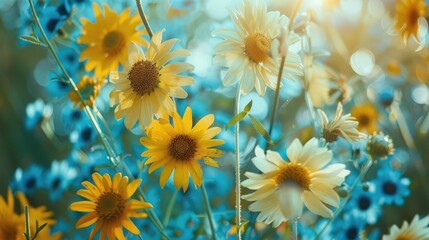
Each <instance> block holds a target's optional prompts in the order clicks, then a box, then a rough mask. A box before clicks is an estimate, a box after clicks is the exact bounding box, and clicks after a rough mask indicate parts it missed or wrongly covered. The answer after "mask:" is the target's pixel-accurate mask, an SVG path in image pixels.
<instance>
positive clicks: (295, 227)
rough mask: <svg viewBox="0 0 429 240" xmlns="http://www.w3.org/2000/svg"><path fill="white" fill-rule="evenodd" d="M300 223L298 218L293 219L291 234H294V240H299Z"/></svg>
mask: <svg viewBox="0 0 429 240" xmlns="http://www.w3.org/2000/svg"><path fill="white" fill-rule="evenodd" d="M298 223H299V219H298V218H294V219H292V222H291V223H290V233H291V234H292V238H291V239H292V240H298Z"/></svg>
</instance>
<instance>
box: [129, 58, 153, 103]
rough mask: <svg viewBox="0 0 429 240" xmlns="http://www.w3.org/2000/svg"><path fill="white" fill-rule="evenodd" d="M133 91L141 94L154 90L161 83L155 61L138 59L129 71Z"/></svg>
mask: <svg viewBox="0 0 429 240" xmlns="http://www.w3.org/2000/svg"><path fill="white" fill-rule="evenodd" d="M128 79H129V80H130V85H131V88H132V89H133V91H134V92H135V93H137V94H139V95H141V96H143V95H145V94H150V93H151V92H153V91H154V90H155V89H156V88H157V87H158V84H159V70H158V68H157V67H156V65H155V63H151V62H150V61H147V60H146V61H142V60H141V61H138V62H136V63H134V65H133V67H132V68H131V70H130V71H129V72H128Z"/></svg>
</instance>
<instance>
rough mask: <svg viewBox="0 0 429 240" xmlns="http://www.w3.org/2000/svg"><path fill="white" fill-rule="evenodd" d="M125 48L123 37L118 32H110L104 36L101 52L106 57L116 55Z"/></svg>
mask: <svg viewBox="0 0 429 240" xmlns="http://www.w3.org/2000/svg"><path fill="white" fill-rule="evenodd" d="M124 47H125V38H124V35H123V34H122V33H121V32H119V31H111V32H109V33H107V34H106V35H104V38H103V51H104V52H106V53H107V54H108V55H118V54H119V53H120V52H121V51H122V50H123V49H124Z"/></svg>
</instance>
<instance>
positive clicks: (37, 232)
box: [32, 223, 48, 240]
mask: <svg viewBox="0 0 429 240" xmlns="http://www.w3.org/2000/svg"><path fill="white" fill-rule="evenodd" d="M46 225H48V223H44V224H43V225H42V226H40V227H39V228H37V229H36V233H34V236H33V238H32V240H35V239H36V237H37V235H38V234H39V232H40V231H42V230H43V228H45V227H46Z"/></svg>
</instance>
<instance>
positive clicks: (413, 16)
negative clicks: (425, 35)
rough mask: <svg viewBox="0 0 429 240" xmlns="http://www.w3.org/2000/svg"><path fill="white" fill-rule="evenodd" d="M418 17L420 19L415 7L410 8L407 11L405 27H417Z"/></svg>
mask: <svg viewBox="0 0 429 240" xmlns="http://www.w3.org/2000/svg"><path fill="white" fill-rule="evenodd" d="M419 17H420V14H419V9H418V8H417V6H416V7H411V8H410V9H409V11H408V22H407V25H409V27H414V26H415V25H417V20H418V19H419Z"/></svg>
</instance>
